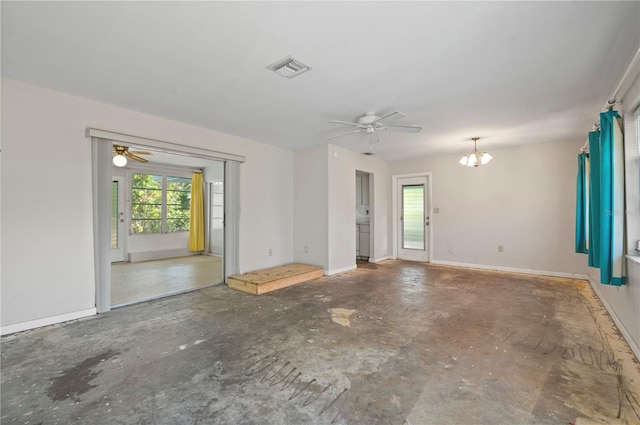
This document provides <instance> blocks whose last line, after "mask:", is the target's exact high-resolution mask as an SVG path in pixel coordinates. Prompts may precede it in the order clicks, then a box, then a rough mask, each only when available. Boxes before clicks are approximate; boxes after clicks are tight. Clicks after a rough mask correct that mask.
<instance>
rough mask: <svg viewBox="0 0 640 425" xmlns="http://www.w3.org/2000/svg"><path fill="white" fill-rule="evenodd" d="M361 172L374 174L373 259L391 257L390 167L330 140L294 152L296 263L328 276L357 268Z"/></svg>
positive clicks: (372, 208)
mask: <svg viewBox="0 0 640 425" xmlns="http://www.w3.org/2000/svg"><path fill="white" fill-rule="evenodd" d="M356 170H360V171H364V172H368V173H371V175H370V183H369V184H370V185H372V186H373V194H374V196H373V199H371V201H370V203H371V218H370V220H371V237H372V238H373V244H372V245H373V251H372V253H371V260H370V261H380V260H383V259H386V258H390V249H391V248H390V245H389V235H390V227H389V226H390V217H391V213H390V211H389V208H390V201H391V175H390V174H389V165H388V164H387V163H386V162H384V161H381V160H379V159H377V158H375V157H371V156H365V155H362V154H360V153H356V152H352V151H349V150H346V149H343V148H341V147H338V146H335V145H331V144H329V145H324V146H316V147H313V148H308V149H304V150H299V151H296V152H295V174H294V179H295V189H294V192H295V201H294V205H295V207H294V211H295V232H294V233H295V238H294V245H295V247H294V252H295V260H296V261H300V262H304V263H309V264H315V265H318V266H321V267H322V268H323V269H324V272H325V274H335V273H340V272H342V271H346V270H351V269H354V268H355V267H356V187H355V180H356V179H355V176H356ZM304 246H308V247H309V253H305V252H304Z"/></svg>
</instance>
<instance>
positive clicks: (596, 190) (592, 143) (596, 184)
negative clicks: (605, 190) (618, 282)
mask: <svg viewBox="0 0 640 425" xmlns="http://www.w3.org/2000/svg"><path fill="white" fill-rule="evenodd" d="M588 264H589V267H600V132H599V131H592V132H591V133H589V260H588Z"/></svg>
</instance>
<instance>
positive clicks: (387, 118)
mask: <svg viewBox="0 0 640 425" xmlns="http://www.w3.org/2000/svg"><path fill="white" fill-rule="evenodd" d="M404 117H406V115H405V114H403V113H402V112H392V113H390V114H388V115H385V116H384V117H382V118H378V119H377V120H375V121H374V122H373V123H372V124H382V125H385V124H387V123H389V122H392V121H395V120H399V119H400V118H404Z"/></svg>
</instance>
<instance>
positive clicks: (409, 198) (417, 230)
mask: <svg viewBox="0 0 640 425" xmlns="http://www.w3.org/2000/svg"><path fill="white" fill-rule="evenodd" d="M402 247H403V248H406V249H424V186H423V185H414V186H402Z"/></svg>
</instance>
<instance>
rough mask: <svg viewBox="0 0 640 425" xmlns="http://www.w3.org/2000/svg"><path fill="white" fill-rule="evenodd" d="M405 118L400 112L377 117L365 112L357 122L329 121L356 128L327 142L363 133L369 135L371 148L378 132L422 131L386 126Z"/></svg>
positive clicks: (377, 139) (373, 113)
mask: <svg viewBox="0 0 640 425" xmlns="http://www.w3.org/2000/svg"><path fill="white" fill-rule="evenodd" d="M405 116H406V115H405V114H403V113H402V112H392V113H390V114H387V115H384V116H382V117H379V116H378V115H376V114H375V112H367V113H365V114H364V115H363V116H361V117H360V118H358V121H357V122H351V121H340V120H333V121H329V122H330V123H332V124H346V125H350V126H354V127H356V128H355V129H354V130H351V131H349V132H347V133H342V134H338V135H337V136H332V137H329V140H331V139H337V138H338V137H342V136H346V135H349V134H353V133H363V132H364V133H367V134H368V135H369V147H371V145H372V144H373V143H377V142H378V141H379V140H380V139H379V138H378V134H377V132H378V131H396V132H401V133H419V132H420V131H422V127H414V126H408V125H388V124H389V123H392V122H393V121H396V120H398V119H400V118H404V117H405ZM374 138H375V140H374Z"/></svg>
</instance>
